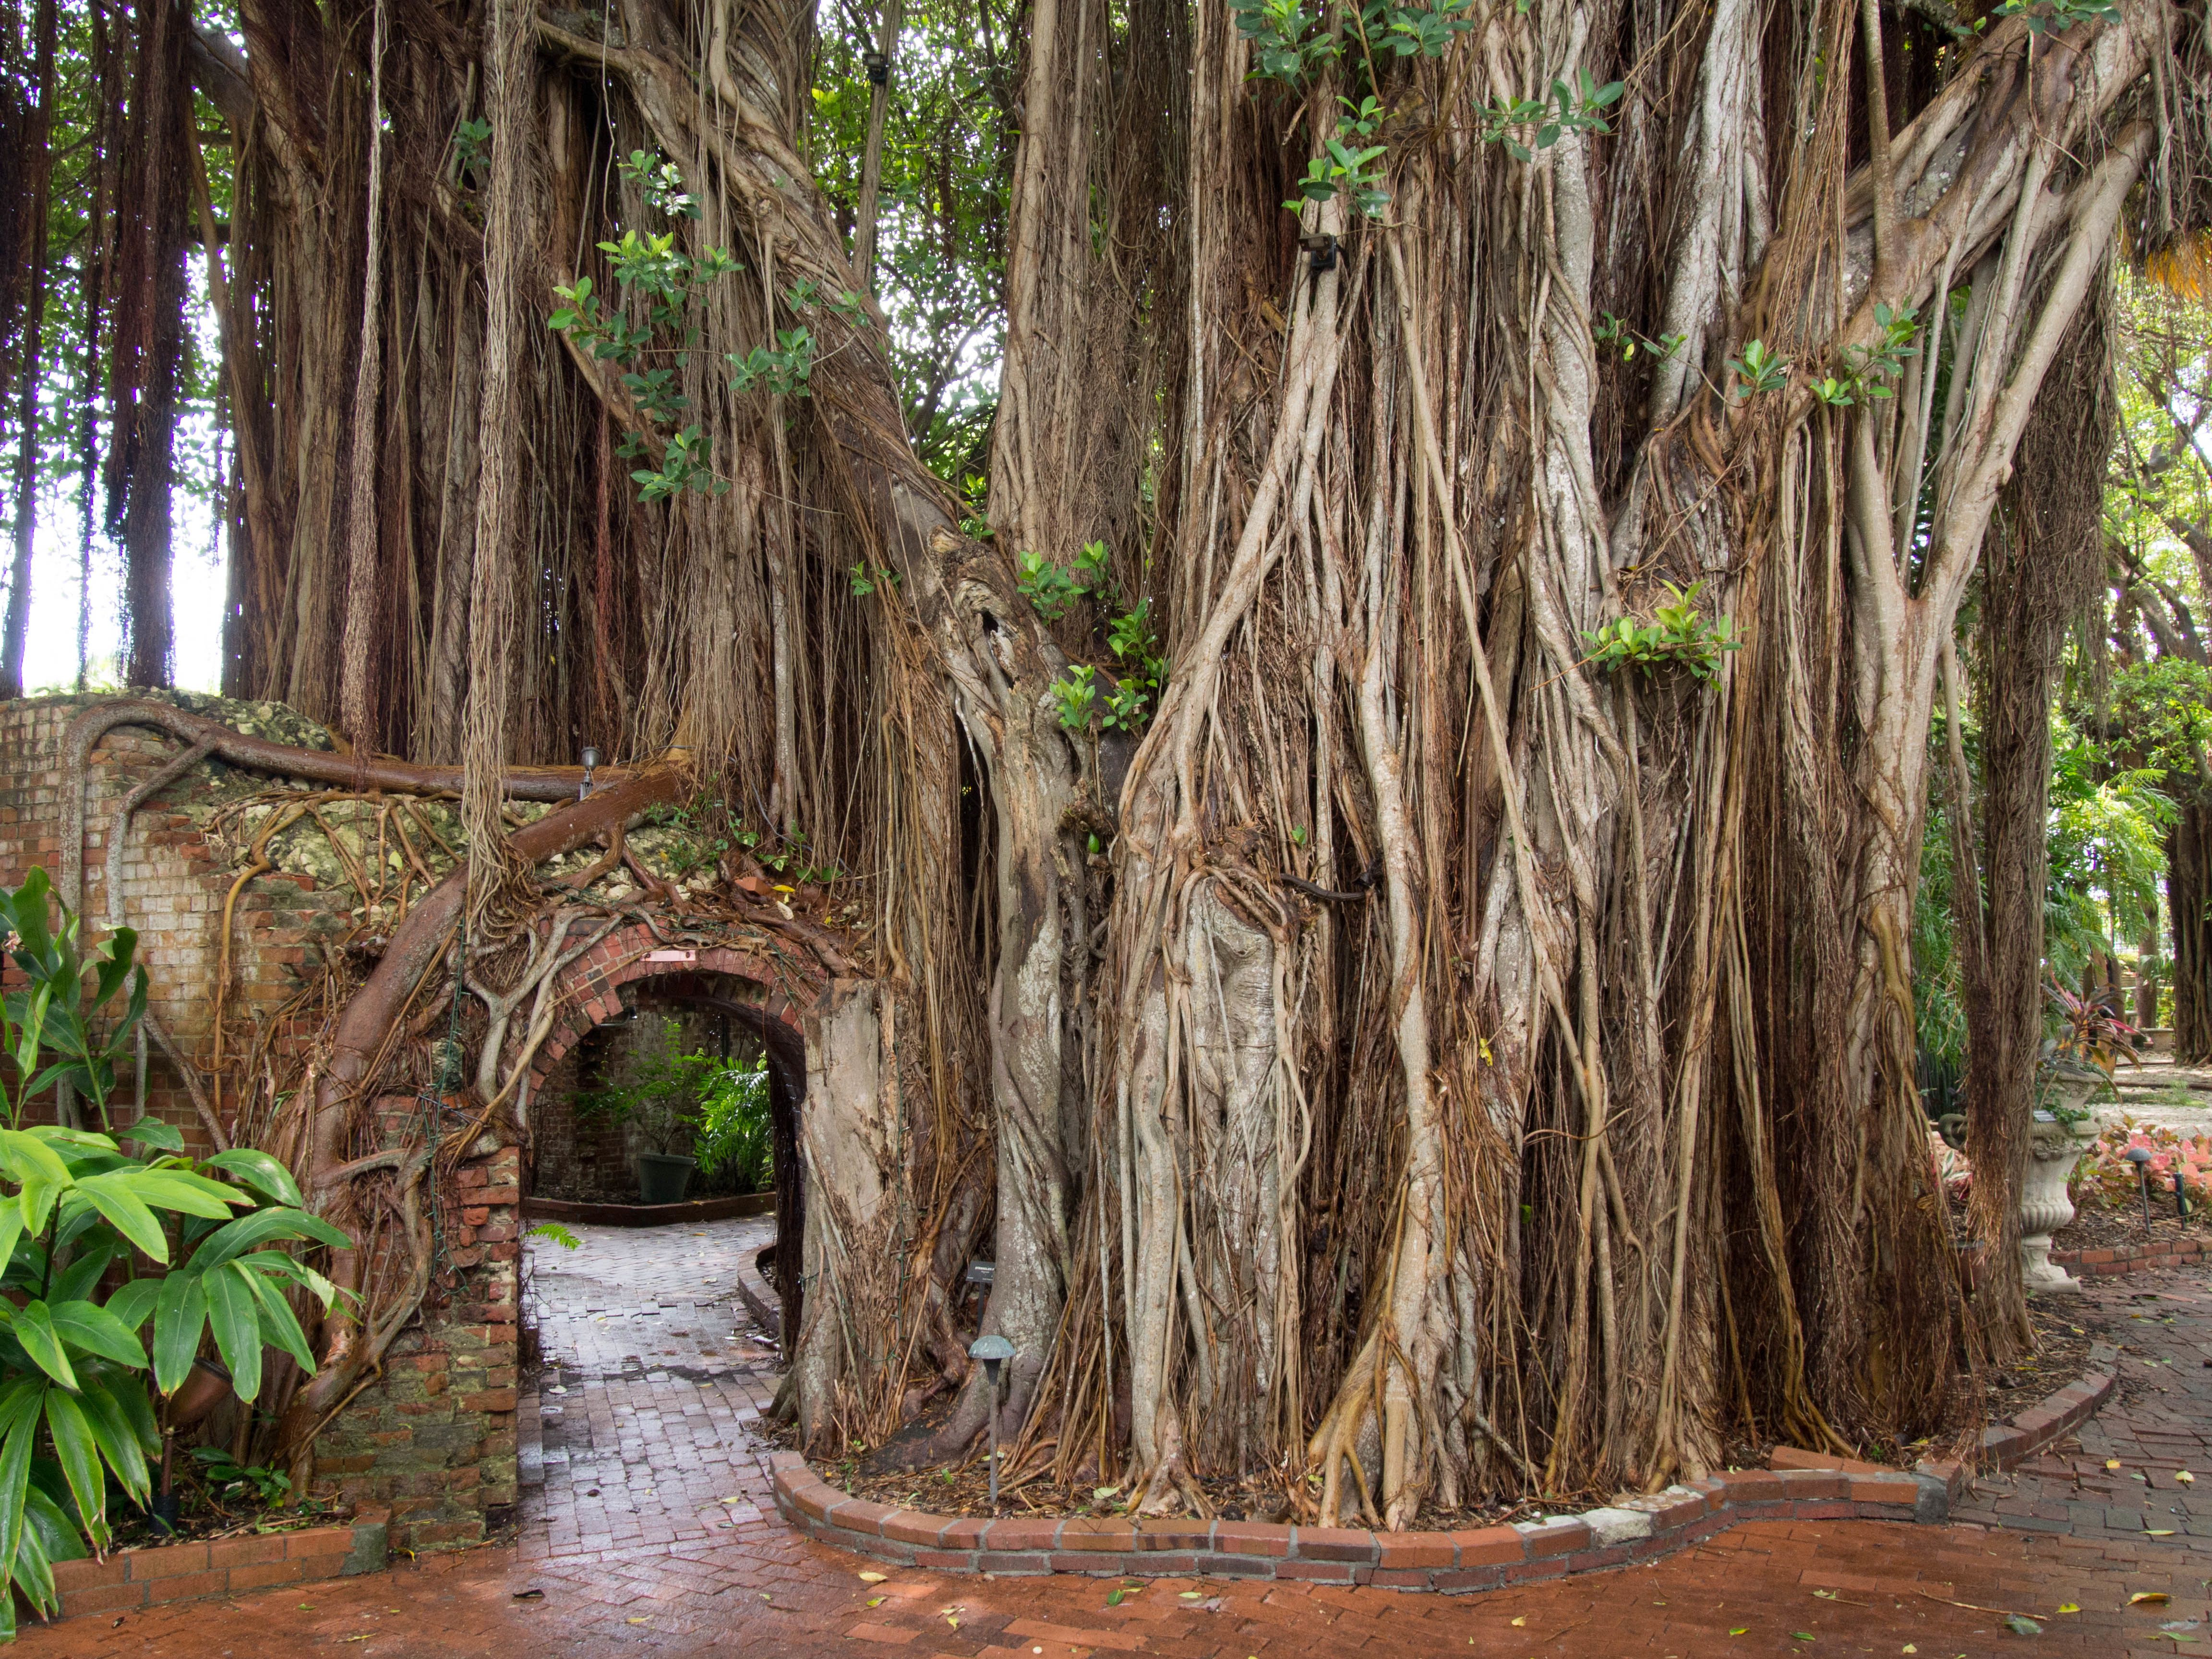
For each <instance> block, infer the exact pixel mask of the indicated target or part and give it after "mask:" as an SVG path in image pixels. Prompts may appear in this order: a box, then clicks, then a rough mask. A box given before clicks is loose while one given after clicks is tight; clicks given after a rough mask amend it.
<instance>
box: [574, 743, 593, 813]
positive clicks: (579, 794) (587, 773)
mask: <svg viewBox="0 0 2212 1659" xmlns="http://www.w3.org/2000/svg"><path fill="white" fill-rule="evenodd" d="M583 760H584V781H582V782H581V783H580V784H578V785H577V786H576V799H578V800H581V799H584V797H585V796H586V795H588V794H590V793H592V773H593V772H595V771H597V770H598V769H599V746H598V745H597V744H589V743H587V744H585V745H584V755H583Z"/></svg>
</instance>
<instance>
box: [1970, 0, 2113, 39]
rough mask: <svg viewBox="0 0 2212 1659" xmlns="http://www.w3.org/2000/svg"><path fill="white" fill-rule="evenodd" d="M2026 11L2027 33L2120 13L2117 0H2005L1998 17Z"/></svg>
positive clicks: (2063, 30)
mask: <svg viewBox="0 0 2212 1659" xmlns="http://www.w3.org/2000/svg"><path fill="white" fill-rule="evenodd" d="M2021 14H2025V15H2026V16H2027V32H2028V33H2030V34H2063V33H2066V31H2067V30H2069V29H2070V28H2072V27H2074V26H2075V24H2077V23H2109V22H2112V21H2113V20H2115V19H2116V18H2118V16H2119V15H2120V9H2119V6H2118V4H2117V3H2116V0H2004V3H2003V4H2002V5H2001V6H1999V7H1998V8H1997V9H1996V15H1997V16H1999V17H2012V16H2015V15H2021Z"/></svg>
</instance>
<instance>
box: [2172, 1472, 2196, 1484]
mask: <svg viewBox="0 0 2212 1659" xmlns="http://www.w3.org/2000/svg"><path fill="white" fill-rule="evenodd" d="M2173 1478H2174V1479H2175V1480H2179V1482H2181V1484H2182V1485H2183V1486H2195V1485H2196V1484H2197V1477H2196V1476H2195V1475H2193V1474H2190V1472H2189V1471H2188V1470H2187V1469H2176V1470H2175V1471H2174V1472H2173Z"/></svg>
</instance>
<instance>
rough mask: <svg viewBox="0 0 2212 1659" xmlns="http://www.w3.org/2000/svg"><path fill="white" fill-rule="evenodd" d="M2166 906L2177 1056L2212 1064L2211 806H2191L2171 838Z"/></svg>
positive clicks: (2182, 1060)
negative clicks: (2170, 922) (2170, 926)
mask: <svg viewBox="0 0 2212 1659" xmlns="http://www.w3.org/2000/svg"><path fill="white" fill-rule="evenodd" d="M2208 907H2212V805H2202V804H2198V803H2191V804H2190V805H2185V806H2184V807H2183V808H2182V809H2181V817H2179V820H2178V821H2177V822H2176V823H2175V824H2174V826H2173V829H2172V832H2171V833H2169V834H2168V835H2167V836H2166V909H2167V911H2168V912H2169V913H2170V914H2171V915H2172V918H2173V1054H2174V1059H2175V1060H2176V1061H2178V1062H2179V1064H2181V1065H2184V1066H2201V1065H2203V1063H2204V1062H2205V1061H2207V1060H2212V915H2208V914H2207V911H2208Z"/></svg>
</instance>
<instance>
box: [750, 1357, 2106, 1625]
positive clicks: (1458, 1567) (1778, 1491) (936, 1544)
mask: <svg viewBox="0 0 2212 1659" xmlns="http://www.w3.org/2000/svg"><path fill="white" fill-rule="evenodd" d="M2111 1352H2112V1351H2111V1350H2108V1349H2103V1348H2101V1347H2100V1348H2098V1349H2093V1350H2092V1351H2091V1356H2092V1358H2097V1357H2098V1356H2099V1355H2100V1353H2111ZM2114 1358H2117V1355H2114ZM2115 1386H2116V1377H2115V1374H2114V1373H2113V1372H2112V1371H2097V1370H2093V1371H2090V1372H2087V1374H2085V1375H2084V1376H2081V1378H2080V1379H2078V1380H2077V1381H2075V1382H2073V1383H2069V1384H2067V1385H2066V1387H2064V1388H2063V1389H2059V1390H2058V1391H2057V1393H2056V1394H2053V1395H2050V1396H2049V1397H2048V1398H2046V1399H2045V1400H2044V1401H2042V1402H2041V1403H2040V1404H2039V1405H2036V1406H2032V1407H2029V1408H2028V1409H2027V1410H2026V1411H2024V1412H2021V1413H2019V1414H2018V1415H2016V1416H2015V1417H2014V1419H2012V1420H2011V1422H2009V1423H2007V1424H2003V1425H1999V1426H1997V1427H1996V1428H1991V1429H1986V1430H1984V1431H1983V1433H1982V1449H1981V1456H1980V1458H1979V1459H1978V1463H1979V1465H1980V1467H1981V1468H1995V1469H1998V1470H2003V1469H2008V1468H2013V1467H2014V1466H2015V1464H2018V1463H2021V1462H2024V1461H2026V1460H2027V1458H2029V1457H2032V1456H2033V1455H2035V1454H2036V1453H2037V1452H2039V1451H2040V1450H2042V1449H2044V1448H2045V1446H2048V1445H2049V1444H2051V1443H2052V1442H2053V1441H2055V1440H2057V1439H2058V1438H2059V1437H2061V1436H2063V1435H2064V1434H2066V1433H2068V1432H2069V1431H2071V1430H2073V1429H2074V1428H2075V1427H2077V1426H2079V1425H2081V1423H2082V1422H2083V1421H2085V1420H2086V1419H2087V1418H2088V1417H2089V1416H2091V1415H2092V1414H2093V1413H2094V1412H2095V1411H2096V1410H2097V1408H2098V1407H2100V1406H2102V1405H2103V1404H2104V1403H2105V1401H2106V1400H2108V1399H2110V1398H2111V1397H2112V1390H2113V1389H2114V1387H2115ZM1775 1455H1776V1457H1777V1458H1778V1459H1781V1458H1784V1457H1787V1458H1790V1459H1791V1460H1792V1461H1802V1462H1808V1463H1810V1462H1820V1461H1821V1460H1820V1459H1819V1458H1817V1457H1816V1455H1814V1454H1812V1453H1808V1452H1801V1451H1796V1450H1795V1449H1793V1448H1789V1447H1778V1448H1777V1449H1776V1454H1775ZM1831 1461H1832V1460H1831ZM769 1472H770V1474H771V1476H772V1477H773V1480H774V1482H775V1507H776V1510H777V1511H778V1512H779V1513H780V1514H781V1515H782V1516H783V1517H784V1519H785V1520H787V1521H788V1522H791V1524H792V1525H793V1526H794V1527H796V1528H799V1530H800V1531H801V1532H804V1533H805V1534H807V1535H808V1536H809V1537H811V1538H813V1539H815V1540H817V1541H819V1542H821V1543H824V1544H835V1545H836V1546H837V1547H839V1548H841V1549H847V1550H851V1551H853V1552H854V1553H855V1554H859V1555H866V1556H872V1557H873V1558H874V1559H877V1560H878V1561H888V1562H891V1563H893V1564H895V1565H899V1566H915V1567H932V1568H935V1569H937V1570H938V1571H948V1572H990V1573H1006V1574H1024V1573H1055V1572H1058V1573H1086V1574H1091V1575H1093V1576H1097V1577H1117V1578H1118V1577H1128V1578H1170V1577H1172V1578H1181V1577H1194V1576H1205V1577H1219V1578H1303V1579H1306V1580H1309V1581H1310V1582H1313V1583H1328V1584H1374V1585H1377V1586H1379V1587H1382V1588H1383V1589H1403V1590H1429V1591H1435V1592H1439V1593H1442V1594H1445V1595H1464V1594H1467V1593H1468V1592H1470V1591H1475V1590H1488V1589H1498V1588H1499V1587H1500V1586H1502V1585H1505V1584H1511V1583H1521V1582H1523V1581H1525V1580H1528V1579H1531V1578H1556V1577H1560V1576H1562V1575H1563V1574H1566V1573H1571V1572H1591V1571H1597V1570H1599V1569H1601V1568H1604V1567H1616V1566H1620V1565H1622V1564H1623V1563H1625V1562H1630V1561H1645V1560H1650V1559H1653V1558H1655V1557H1657V1556H1662V1555H1671V1554H1673V1553H1674V1552H1675V1551H1677V1550H1679V1549H1682V1548H1685V1547H1687V1546H1689V1545H1691V1544H1695V1543H1698V1542H1699V1541H1702V1540H1705V1539H1707V1538H1710V1537H1711V1536H1712V1535H1713V1534H1715V1533H1717V1532H1724V1531H1726V1530H1727V1529H1728V1528H1730V1527H1733V1526H1735V1525H1736V1524H1738V1523H1739V1522H1745V1521H1762V1520H1797V1521H1830V1520H1840V1519H1856V1520H1863V1521H1912V1522H1921V1523H1923V1524H1931V1525H1932V1524H1940V1523H1942V1522H1944V1521H1947V1520H1948V1519H1949V1518H1950V1513H1951V1504H1952V1503H1953V1501H1954V1499H1956V1498H1957V1497H1958V1496H1959V1494H1960V1491H1961V1490H1962V1489H1963V1488H1964V1486H1965V1485H1966V1480H1968V1479H1969V1478H1970V1476H1971V1474H1972V1472H1973V1471H1972V1469H1970V1468H1968V1467H1967V1466H1966V1463H1965V1462H1962V1461H1957V1460H1944V1461H1942V1462H1935V1461H1928V1460H1923V1462H1920V1463H1918V1464H1917V1465H1916V1466H1915V1467H1914V1469H1913V1472H1912V1473H1911V1474H1906V1473H1905V1472H1904V1471H1902V1470H1899V1469H1883V1468H1876V1467H1875V1466H1873V1465H1870V1464H1863V1463H1854V1464H1851V1465H1850V1466H1849V1467H1848V1468H1833V1467H1830V1468H1773V1469H1743V1470H1732V1471H1730V1472H1729V1473H1728V1474H1716V1475H1709V1476H1707V1477H1706V1478H1705V1479H1704V1480H1692V1481H1691V1482H1689V1483H1688V1484H1687V1485H1686V1486H1669V1487H1668V1488H1667V1490H1666V1491H1665V1492H1661V1493H1659V1494H1658V1495H1657V1496H1656V1497H1651V1498H1623V1499H1621V1500H1620V1502H1619V1503H1618V1504H1612V1505H1609V1506H1607V1508H1604V1509H1596V1510H1587V1511H1585V1512H1584V1513H1583V1514H1580V1515H1555V1516H1547V1518H1546V1519H1544V1520H1543V1521H1541V1522H1532V1521H1516V1522H1513V1523H1512V1524H1510V1525H1509V1526H1499V1527H1484V1528H1480V1529H1478V1530H1475V1531H1472V1532H1383V1533H1376V1532H1369V1531H1365V1530H1364V1529H1355V1528H1329V1527H1281V1526H1273V1525H1269V1524H1267V1523H1265V1522H1250V1521H1198V1520H1192V1519H1188V1518H1185V1519H1180V1520H1172V1521H1128V1520H1123V1519H1119V1518H1108V1519H1090V1520H1062V1519H1060V1518H1058V1517H1056V1516H1020V1517H1014V1516H1005V1517H1001V1518H1000V1519H998V1520H995V1521H994V1520H986V1519H982V1518H980V1517H976V1516H958V1517H948V1516H942V1515H931V1514H928V1513H927V1512H926V1511H923V1510H894V1509H891V1508H890V1507H889V1506H887V1505H885V1504H876V1503H871V1502H869V1501H868V1500H867V1499H866V1498H849V1497H848V1496H846V1494H845V1493H843V1492H840V1491H839V1490H838V1489H837V1488H836V1487H835V1486H831V1485H830V1484H829V1482H828V1481H826V1480H823V1479H822V1478H821V1477H820V1476H819V1475H817V1474H815V1473H814V1471H813V1470H812V1469H811V1468H809V1467H808V1466H807V1462H806V1459H805V1457H804V1456H802V1455H800V1454H799V1453H798V1452H792V1451H780V1452H775V1453H773V1454H771V1455H769Z"/></svg>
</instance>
